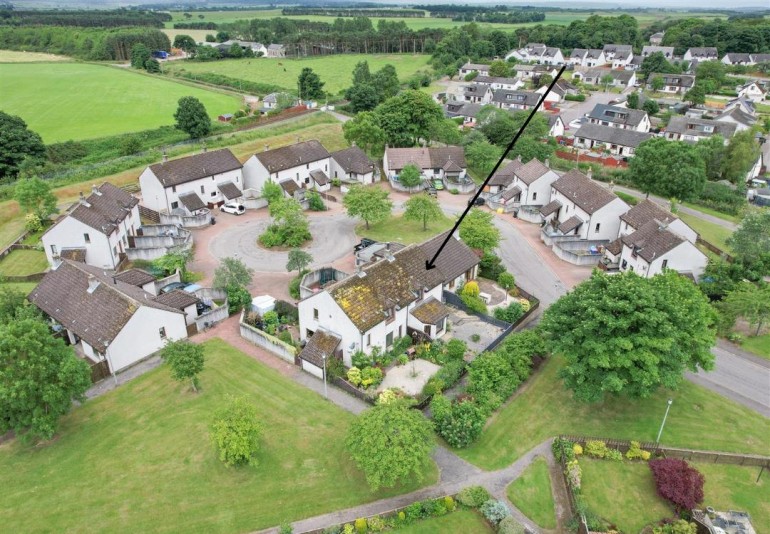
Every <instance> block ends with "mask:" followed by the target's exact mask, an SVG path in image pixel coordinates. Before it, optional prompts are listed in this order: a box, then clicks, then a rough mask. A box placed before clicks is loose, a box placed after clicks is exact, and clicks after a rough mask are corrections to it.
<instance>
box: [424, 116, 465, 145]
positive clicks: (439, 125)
mask: <svg viewBox="0 0 770 534" xmlns="http://www.w3.org/2000/svg"><path fill="white" fill-rule="evenodd" d="M428 135H429V136H430V139H431V141H438V142H439V143H444V144H445V145H458V144H460V141H461V140H462V138H463V136H462V134H461V133H460V128H459V126H458V124H457V123H456V122H455V121H454V120H452V119H444V120H440V121H434V122H433V123H432V124H431V125H430V133H429V134H428Z"/></svg>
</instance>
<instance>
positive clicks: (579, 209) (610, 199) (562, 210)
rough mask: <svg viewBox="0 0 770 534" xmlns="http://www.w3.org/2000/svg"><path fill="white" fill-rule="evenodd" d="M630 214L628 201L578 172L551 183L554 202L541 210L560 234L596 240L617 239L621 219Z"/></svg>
mask: <svg viewBox="0 0 770 534" xmlns="http://www.w3.org/2000/svg"><path fill="white" fill-rule="evenodd" d="M619 131H622V130H619ZM627 211H628V205H627V204H626V203H625V202H623V201H622V200H621V199H620V198H618V197H617V196H616V195H615V194H613V193H612V192H610V191H608V190H607V189H605V188H604V187H602V186H600V185H599V184H597V183H596V182H594V181H593V180H591V179H590V173H589V176H586V175H585V174H583V173H582V172H580V171H578V170H577V169H573V170H571V171H569V172H567V173H565V174H564V175H563V176H562V177H561V178H559V179H558V180H556V181H555V182H553V183H552V184H551V194H550V201H549V203H548V204H546V205H545V206H543V207H542V208H540V214H541V215H542V216H543V220H544V221H546V222H547V223H549V224H550V225H551V226H552V227H553V228H555V229H556V231H557V234H558V235H563V236H574V237H576V238H578V239H581V240H592V241H594V240H596V241H603V240H607V241H611V240H614V239H615V238H617V236H618V230H619V229H620V216H621V215H623V214H624V213H625V212H627Z"/></svg>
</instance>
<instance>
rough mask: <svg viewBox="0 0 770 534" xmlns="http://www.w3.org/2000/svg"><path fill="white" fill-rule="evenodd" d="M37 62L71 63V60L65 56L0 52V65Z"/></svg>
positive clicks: (14, 51) (11, 51) (13, 51)
mask: <svg viewBox="0 0 770 534" xmlns="http://www.w3.org/2000/svg"><path fill="white" fill-rule="evenodd" d="M39 61H46V62H47V61H71V59H70V58H68V57H67V56H57V55H56V54H40V53H38V52H18V51H16V50H0V63H35V62H39Z"/></svg>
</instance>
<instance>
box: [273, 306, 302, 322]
mask: <svg viewBox="0 0 770 534" xmlns="http://www.w3.org/2000/svg"><path fill="white" fill-rule="evenodd" d="M275 313H277V314H278V315H279V316H280V317H281V322H284V319H288V324H297V323H298V322H299V310H298V309H297V307H296V306H292V305H291V304H289V303H288V302H285V301H283V300H278V301H276V302H275Z"/></svg>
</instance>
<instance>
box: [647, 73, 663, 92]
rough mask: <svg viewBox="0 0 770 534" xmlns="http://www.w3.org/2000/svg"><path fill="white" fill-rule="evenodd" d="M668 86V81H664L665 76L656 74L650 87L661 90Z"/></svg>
mask: <svg viewBox="0 0 770 534" xmlns="http://www.w3.org/2000/svg"><path fill="white" fill-rule="evenodd" d="M665 86H666V82H665V81H663V76H655V77H654V78H653V79H652V80H650V87H652V90H653V91H660V90H661V89H663V88H664V87H665Z"/></svg>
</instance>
